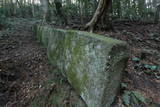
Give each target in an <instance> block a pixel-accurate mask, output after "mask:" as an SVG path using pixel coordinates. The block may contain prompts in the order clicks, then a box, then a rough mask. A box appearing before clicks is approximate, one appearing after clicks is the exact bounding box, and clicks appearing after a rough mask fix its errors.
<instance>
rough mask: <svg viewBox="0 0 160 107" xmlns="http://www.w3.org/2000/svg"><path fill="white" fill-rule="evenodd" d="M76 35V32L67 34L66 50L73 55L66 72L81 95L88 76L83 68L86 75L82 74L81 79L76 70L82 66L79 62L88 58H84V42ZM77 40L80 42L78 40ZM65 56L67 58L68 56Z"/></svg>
mask: <svg viewBox="0 0 160 107" xmlns="http://www.w3.org/2000/svg"><path fill="white" fill-rule="evenodd" d="M75 35H77V34H76V32H67V36H66V38H65V45H64V46H65V50H67V51H69V52H70V53H68V54H69V55H71V59H70V63H69V67H68V71H66V74H67V76H68V79H69V81H70V83H71V84H72V85H73V87H74V88H75V90H76V91H77V92H78V93H79V94H80V93H81V92H83V91H84V87H85V84H86V82H87V78H88V76H87V73H85V70H84V69H83V66H82V68H81V71H83V72H84V73H83V74H82V77H81V78H80V77H77V76H78V72H77V71H76V69H77V68H78V66H81V65H80V64H79V62H80V61H82V60H85V59H86V58H85V56H84V49H83V48H82V43H83V40H81V38H78V37H77V36H75ZM77 38H78V40H76V39H77ZM73 41H75V42H76V43H74V42H73ZM65 56H66V57H67V56H68V55H65Z"/></svg>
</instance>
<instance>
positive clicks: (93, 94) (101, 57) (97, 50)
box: [37, 27, 129, 107]
mask: <svg viewBox="0 0 160 107" xmlns="http://www.w3.org/2000/svg"><path fill="white" fill-rule="evenodd" d="M37 32H38V33H37V34H38V37H39V40H41V42H43V43H44V44H45V45H47V53H48V57H49V59H50V61H51V63H52V65H53V66H56V67H58V68H59V69H60V70H61V71H63V74H64V76H66V77H67V79H68V81H69V82H70V84H71V85H72V86H73V88H74V89H75V91H76V92H77V93H78V94H79V95H80V96H81V98H82V99H83V100H84V101H85V103H86V104H87V106H88V107H109V106H110V105H111V103H112V102H113V101H114V98H115V95H116V93H117V91H118V88H119V84H120V81H121V76H122V73H123V70H124V68H125V64H126V61H127V58H128V55H129V54H128V49H127V47H126V43H125V42H123V41H120V40H116V39H112V38H107V37H104V36H101V35H97V34H92V33H87V32H81V31H74V30H68V31H66V30H61V29H53V28H50V27H40V28H39V29H38V30H37Z"/></svg>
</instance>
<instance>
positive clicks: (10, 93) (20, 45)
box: [0, 19, 160, 107]
mask: <svg viewBox="0 0 160 107" xmlns="http://www.w3.org/2000/svg"><path fill="white" fill-rule="evenodd" d="M11 22H12V23H11V25H10V26H11V27H10V28H8V29H2V30H1V31H0V106H2V107H5V106H6V107H24V106H25V105H27V103H28V102H29V101H30V100H32V99H33V98H34V97H35V96H36V94H37V93H38V92H40V91H41V90H43V85H44V82H45V81H47V79H48V78H51V75H50V73H49V71H50V70H51V69H53V68H51V66H50V65H49V63H48V59H47V55H46V49H45V48H44V47H42V46H41V45H40V44H39V43H38V42H37V41H36V38H35V36H34V34H33V33H32V31H31V26H32V25H33V24H34V20H30V21H28V20H26V19H21V20H20V19H17V20H11ZM114 26H115V31H114V32H113V31H107V32H106V31H96V33H98V34H102V35H105V36H108V37H113V38H117V39H120V40H123V41H126V42H127V43H128V45H129V48H130V49H131V57H130V59H129V61H128V66H127V69H126V71H125V73H124V76H123V81H122V84H121V91H120V93H119V95H118V96H117V100H116V102H115V105H117V104H118V105H119V106H120V107H125V105H124V104H126V105H131V103H133V102H132V101H125V97H127V98H128V99H130V100H131V98H133V95H134V96H136V97H137V96H139V95H138V94H136V93H135V92H138V93H140V94H141V95H142V96H143V97H144V98H145V99H150V100H149V101H147V102H149V103H150V104H151V103H154V107H159V106H160V104H158V103H159V102H160V54H159V53H160V25H159V24H151V23H150V24H145V25H144V24H140V23H138V22H132V23H131V22H116V23H114ZM52 78H53V77H52ZM139 97H140V96H139ZM133 99H134V98H133ZM134 101H135V100H134ZM139 101H141V103H139V104H138V105H136V107H146V106H147V105H148V103H147V105H146V104H145V101H144V99H143V98H142V97H140V98H139ZM134 103H135V102H134ZM113 107H114V105H113ZM148 107H149V106H148Z"/></svg>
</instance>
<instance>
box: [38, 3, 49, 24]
mask: <svg viewBox="0 0 160 107" xmlns="http://www.w3.org/2000/svg"><path fill="white" fill-rule="evenodd" d="M40 2H41V5H42V10H43V18H44V20H45V21H48V20H49V12H48V6H49V0H40Z"/></svg>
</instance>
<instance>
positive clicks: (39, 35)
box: [36, 26, 43, 42]
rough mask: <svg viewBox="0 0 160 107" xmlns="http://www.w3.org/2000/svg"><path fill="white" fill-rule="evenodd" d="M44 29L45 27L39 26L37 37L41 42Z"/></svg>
mask: <svg viewBox="0 0 160 107" xmlns="http://www.w3.org/2000/svg"><path fill="white" fill-rule="evenodd" d="M42 31H43V27H41V26H38V27H37V35H36V38H37V40H38V41H39V42H42Z"/></svg>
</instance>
